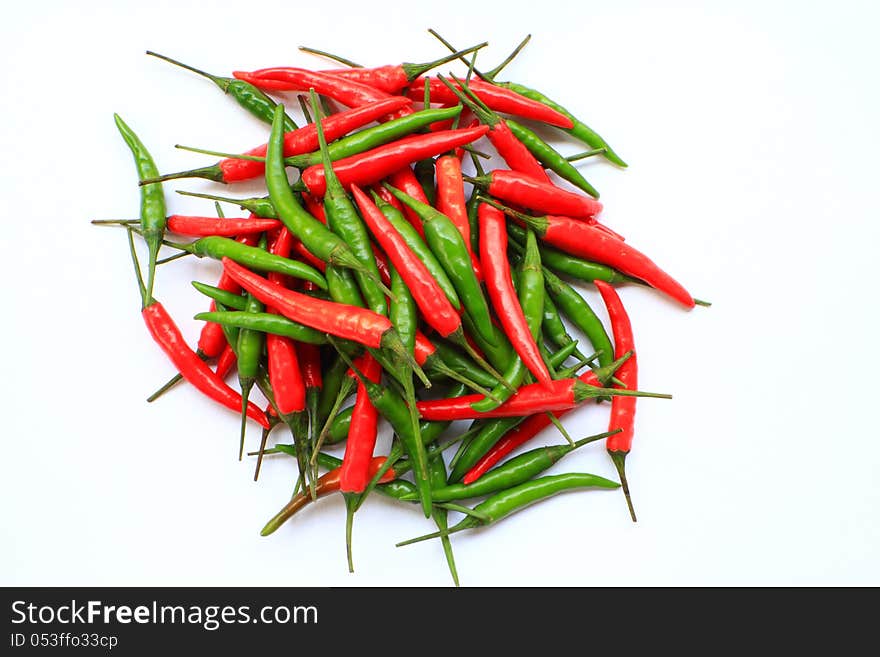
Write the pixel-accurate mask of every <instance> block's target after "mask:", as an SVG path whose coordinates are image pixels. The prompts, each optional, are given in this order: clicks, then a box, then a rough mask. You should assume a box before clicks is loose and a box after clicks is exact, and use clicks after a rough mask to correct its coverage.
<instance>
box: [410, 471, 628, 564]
mask: <svg viewBox="0 0 880 657" xmlns="http://www.w3.org/2000/svg"><path fill="white" fill-rule="evenodd" d="M619 487H620V484H619V483H617V482H616V481H611V480H610V479H606V478H605V477H600V476H598V475H592V474H587V473H580V472H569V473H566V474H560V475H550V476H547V477H539V478H538V479H533V480H531V481H527V482H525V483H522V484H519V485H517V486H513V487H512V488H508V489H507V490H505V491H501V492H500V493H495V494H494V495H492V496H491V497H489V498H488V499H487V500H486V501H484V502H481V503H480V504H478V505H477V506H475V507H474V509H473V510H474V511H475V512H477V513H479V514H481V515H482V516H483V519H480V518H479V517H478V516H475V515H469V516H467V517H466V518H464V519H463V520H461V521H460V522H459V523H458V524H457V525H455V526H454V527H452V528H451V529H450V530H449V531H448V532H442V531H441V532H436V533H434V534H427V535H425V536H419V537H417V538H411V539H409V540H408V541H402V542H401V543H398V544H397V547H401V546H404V545H410V544H412V543H417V542H419V541H425V540H428V539H430V538H439V537H441V536H444V535H445V534H454V533H456V532H460V531H464V530H465V529H471V528H473V527H479V526H481V525H491V524H492V523H494V522H497V521H499V520H501V519H503V518H505V517H507V516H509V515H510V514H511V513H514V512H515V511H519V510H520V509H523V508H525V507H527V506H529V505H530V504H534V503H535V502H539V501H541V500H544V499H546V498H548V497H552V496H554V495H557V494H559V493H562V492H565V491H569V490H576V489H578V488H619Z"/></svg>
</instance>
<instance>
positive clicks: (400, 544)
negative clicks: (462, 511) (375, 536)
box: [394, 523, 477, 547]
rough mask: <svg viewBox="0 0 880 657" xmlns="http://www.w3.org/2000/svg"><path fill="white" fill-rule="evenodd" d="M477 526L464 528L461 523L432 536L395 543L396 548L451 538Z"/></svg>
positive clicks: (469, 525) (465, 526) (470, 525)
mask: <svg viewBox="0 0 880 657" xmlns="http://www.w3.org/2000/svg"><path fill="white" fill-rule="evenodd" d="M476 526H477V525H476V524H467V525H464V526H462V524H461V523H459V524H458V526H456V527H453V528H452V529H449V530H447V531H445V532H444V531H439V532H434V533H432V534H425V535H424V536H417V537H416V538H410V539H407V540H405V541H401V542H400V543H395V544H394V547H403V546H405V545H412V544H413V543H421V542H422V541H429V540H431V539H432V538H440V537H441V536H449V535H451V534H457V533H458V532H463V531H464V530H466V529H471V528H472V527H476Z"/></svg>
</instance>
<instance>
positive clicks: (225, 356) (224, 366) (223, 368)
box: [214, 344, 235, 379]
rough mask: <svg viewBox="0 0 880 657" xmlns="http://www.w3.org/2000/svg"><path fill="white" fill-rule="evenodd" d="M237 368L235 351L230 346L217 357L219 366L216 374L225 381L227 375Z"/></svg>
mask: <svg viewBox="0 0 880 657" xmlns="http://www.w3.org/2000/svg"><path fill="white" fill-rule="evenodd" d="M234 366H235V351H233V349H232V347H230V346H229V345H228V344H227V345H226V347H224V349H223V352H222V353H221V354H220V356H218V357H217V366H216V367H215V368H214V372H215V373H216V374H217V376H219V377H220V378H221V379H225V378H226V375H227V374H229V372H231V371H232V368H233V367H234Z"/></svg>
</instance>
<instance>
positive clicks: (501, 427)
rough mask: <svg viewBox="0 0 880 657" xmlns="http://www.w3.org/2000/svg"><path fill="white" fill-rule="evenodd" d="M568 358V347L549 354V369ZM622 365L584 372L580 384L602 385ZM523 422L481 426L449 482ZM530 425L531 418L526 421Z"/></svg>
mask: <svg viewBox="0 0 880 657" xmlns="http://www.w3.org/2000/svg"><path fill="white" fill-rule="evenodd" d="M570 354H571V345H569V346H568V347H563V348H562V349H560V350H559V351H558V352H556V353H555V354H553V355H552V356H551V358H550V366H551V367H557V366H559V365H561V364H562V363H563V362H564V361H565V359H566V358H568V356H569V355H570ZM622 362H625V359H622V360H621V359H619V360H618V361H616V362H614V363H612V364H611V365H607V366H605V367H602V368H600V369H599V370H597V371H596V372H595V373H594V372H588V373H586V374H584V375H582V376H581V377H580V380H581V381H582V382H583V383H585V384H587V385H605V383H606V382H607V381H608V380H609V379H610V378H611V377H612V376H613V374H614V372H615V370H616V368H617V367H619V366H620V364H621V363H622ZM566 412H567V411H557V412H555V413H554V414H555V416H556V417H557V418H558V417H561V416H562V415H563V414H564V413H566ZM532 417H539V418H540V419H541V421H542V422H544V424H543V426H542V427H541V428H542V429H543V428H544V427H547V426H550V424H551V420H550V418H549V416H547V415H546V414H545V413H540V414H538V415H537V416H532ZM524 420H525V418H522V417H507V418H498V419H496V420H491V421H489V422H487V423H486V424H485V426H483V427H482V428H481V429H480V431H479V433H478V434H477V435H476V436H474V438H473V439H472V440H471V441H470V443H469V444H468V445H467V447H466V449H465V450H464V451H463V452H462V454H461V455H460V456H459V458H458V459H457V460H456V463H455V466H454V467H453V468H452V472H451V473H450V474H449V479H450V481H459V480H460V479H461V478H462V477H463V476H464V475H465V473H467V472H468V470H469V469H470V468H471V467H472V466H473V465H474V464H475V463H476V462H477V461H478V460H479V459H480V458H482V457H483V455H484V454H486V452H488V451H489V450H490V449H491V448H492V447H493V446H494V445H495V444H496V443H498V442H499V441H500V440H501V439H502V438H503V437H504V436H506V435H507V434H508V432H509V431H510V430H511V429H513V428H514V427H516V426H517V425H519V424H520V423H522V422H523V421H524ZM527 421H531V418H529V420H527Z"/></svg>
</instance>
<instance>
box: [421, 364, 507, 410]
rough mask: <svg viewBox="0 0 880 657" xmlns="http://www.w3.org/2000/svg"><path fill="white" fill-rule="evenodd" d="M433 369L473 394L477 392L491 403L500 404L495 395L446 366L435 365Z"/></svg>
mask: <svg viewBox="0 0 880 657" xmlns="http://www.w3.org/2000/svg"><path fill="white" fill-rule="evenodd" d="M434 369H435V370H436V371H437V373H438V374H442V375H443V376H445V377H448V378H450V379H452V380H453V381H457V382H458V383H461V384H463V385H466V386H467V387H468V388H470V389H471V390H473V391H474V392H478V393H480V394H481V395H484V396H486V397H488V398H489V399H491V400H492V401H495V402H498V403H499V404H500V403H501V401H500V400H499V399H498V398H497V397H496V396H495V395H493V394H492V393H491V392H490V391H489V390H486V388H484V387H483V386H481V385H480V384H478V383H475V382H473V381H471V380H470V379H468V378H467V377H465V376H463V375H461V374H459V373H458V372H456V371H455V370H453V369H452V368H450V367H448V366H446V365H437V364H435V365H434Z"/></svg>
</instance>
